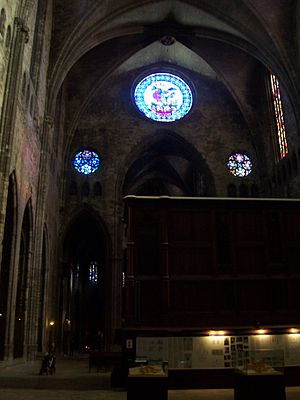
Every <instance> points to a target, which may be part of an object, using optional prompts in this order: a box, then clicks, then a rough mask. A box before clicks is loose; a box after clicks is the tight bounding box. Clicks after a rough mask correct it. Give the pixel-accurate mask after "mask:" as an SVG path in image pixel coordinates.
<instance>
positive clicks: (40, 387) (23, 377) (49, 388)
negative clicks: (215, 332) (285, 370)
mask: <svg viewBox="0 0 300 400" xmlns="http://www.w3.org/2000/svg"><path fill="white" fill-rule="evenodd" d="M39 367H40V363H38V362H34V363H30V364H16V365H4V364H3V363H2V364H0V399H1V400H126V398H127V393H126V391H125V390H124V389H111V388H110V384H109V382H110V373H109V372H97V371H89V369H88V360H87V359H80V360H66V359H62V360H58V362H57V372H56V374H55V376H39ZM233 399H234V393H233V390H232V389H202V390H169V392H168V400H233ZM286 399H287V400H300V387H287V388H286ZM154 400H155V399H154ZM266 400H269V399H266ZM270 400H272V399H270Z"/></svg>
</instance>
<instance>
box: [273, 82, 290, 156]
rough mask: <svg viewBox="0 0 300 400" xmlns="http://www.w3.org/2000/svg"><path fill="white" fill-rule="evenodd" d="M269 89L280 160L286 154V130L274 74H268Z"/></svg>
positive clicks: (277, 83) (277, 84) (278, 88)
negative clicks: (270, 90)
mask: <svg viewBox="0 0 300 400" xmlns="http://www.w3.org/2000/svg"><path fill="white" fill-rule="evenodd" d="M270 79H271V89H272V97H273V105H274V111H275V119H276V127H277V137H278V144H279V157H280V160H282V159H283V158H284V157H285V156H286V155H287V153H288V145H287V140H286V129H285V123H284V117H283V108H282V101H281V95H280V87H279V81H278V79H277V78H276V76H275V75H274V74H270Z"/></svg>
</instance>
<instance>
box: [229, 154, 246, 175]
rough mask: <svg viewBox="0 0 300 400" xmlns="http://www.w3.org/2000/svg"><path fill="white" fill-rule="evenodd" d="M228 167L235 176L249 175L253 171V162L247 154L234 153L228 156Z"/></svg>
mask: <svg viewBox="0 0 300 400" xmlns="http://www.w3.org/2000/svg"><path fill="white" fill-rule="evenodd" d="M227 167H228V169H229V171H230V172H231V173H232V174H233V175H234V176H240V177H243V176H247V175H249V174H250V173H251V171H252V162H251V160H250V158H249V157H248V156H247V155H246V154H242V153H234V154H232V155H231V156H230V157H229V158H228V163H227Z"/></svg>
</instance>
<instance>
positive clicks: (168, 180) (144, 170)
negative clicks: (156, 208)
mask: <svg viewBox="0 0 300 400" xmlns="http://www.w3.org/2000/svg"><path fill="white" fill-rule="evenodd" d="M122 192H123V193H122V194H123V195H124V196H125V195H128V194H135V195H141V196H163V195H166V196H213V195H214V194H215V184H214V179H213V175H212V173H211V171H210V169H209V167H208V166H207V164H206V162H205V160H204V159H203V158H202V156H201V154H200V153H199V152H198V151H197V150H196V149H195V148H194V147H193V146H192V145H191V144H190V143H189V142H188V141H187V140H185V139H184V138H182V137H181V136H179V135H178V134H176V133H175V132H172V131H168V130H161V131H159V132H157V134H156V135H154V136H153V137H151V139H150V140H149V141H148V142H147V143H144V144H143V146H142V147H141V148H140V151H139V152H137V153H136V154H135V159H134V161H133V162H132V164H131V165H130V167H129V168H128V171H127V174H126V176H125V180H124V184H123V191H122Z"/></svg>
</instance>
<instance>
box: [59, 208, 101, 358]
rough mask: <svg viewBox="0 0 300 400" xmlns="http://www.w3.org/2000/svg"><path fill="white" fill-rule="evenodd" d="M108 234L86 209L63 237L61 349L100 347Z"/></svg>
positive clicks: (68, 350) (73, 349) (76, 349)
mask: <svg viewBox="0 0 300 400" xmlns="http://www.w3.org/2000/svg"><path fill="white" fill-rule="evenodd" d="M107 263H108V245H107V235H106V233H105V229H104V228H103V225H102V224H101V223H99V221H97V220H96V218H95V217H93V216H92V215H91V214H90V213H89V212H87V211H84V212H82V213H81V214H80V215H79V216H78V217H77V218H76V219H75V220H74V222H73V223H72V225H71V226H70V228H69V229H68V231H67V234H66V235H65V240H64V268H63V276H62V283H61V297H60V310H61V313H62V315H61V316H60V318H61V320H62V338H61V340H62V350H63V352H64V353H65V354H68V353H71V354H72V353H73V351H77V352H82V351H87V350H95V349H98V350H100V349H101V348H102V347H103V332H104V331H105V311H106V309H105V304H106V296H107V287H106V285H105V276H106V270H107Z"/></svg>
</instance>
